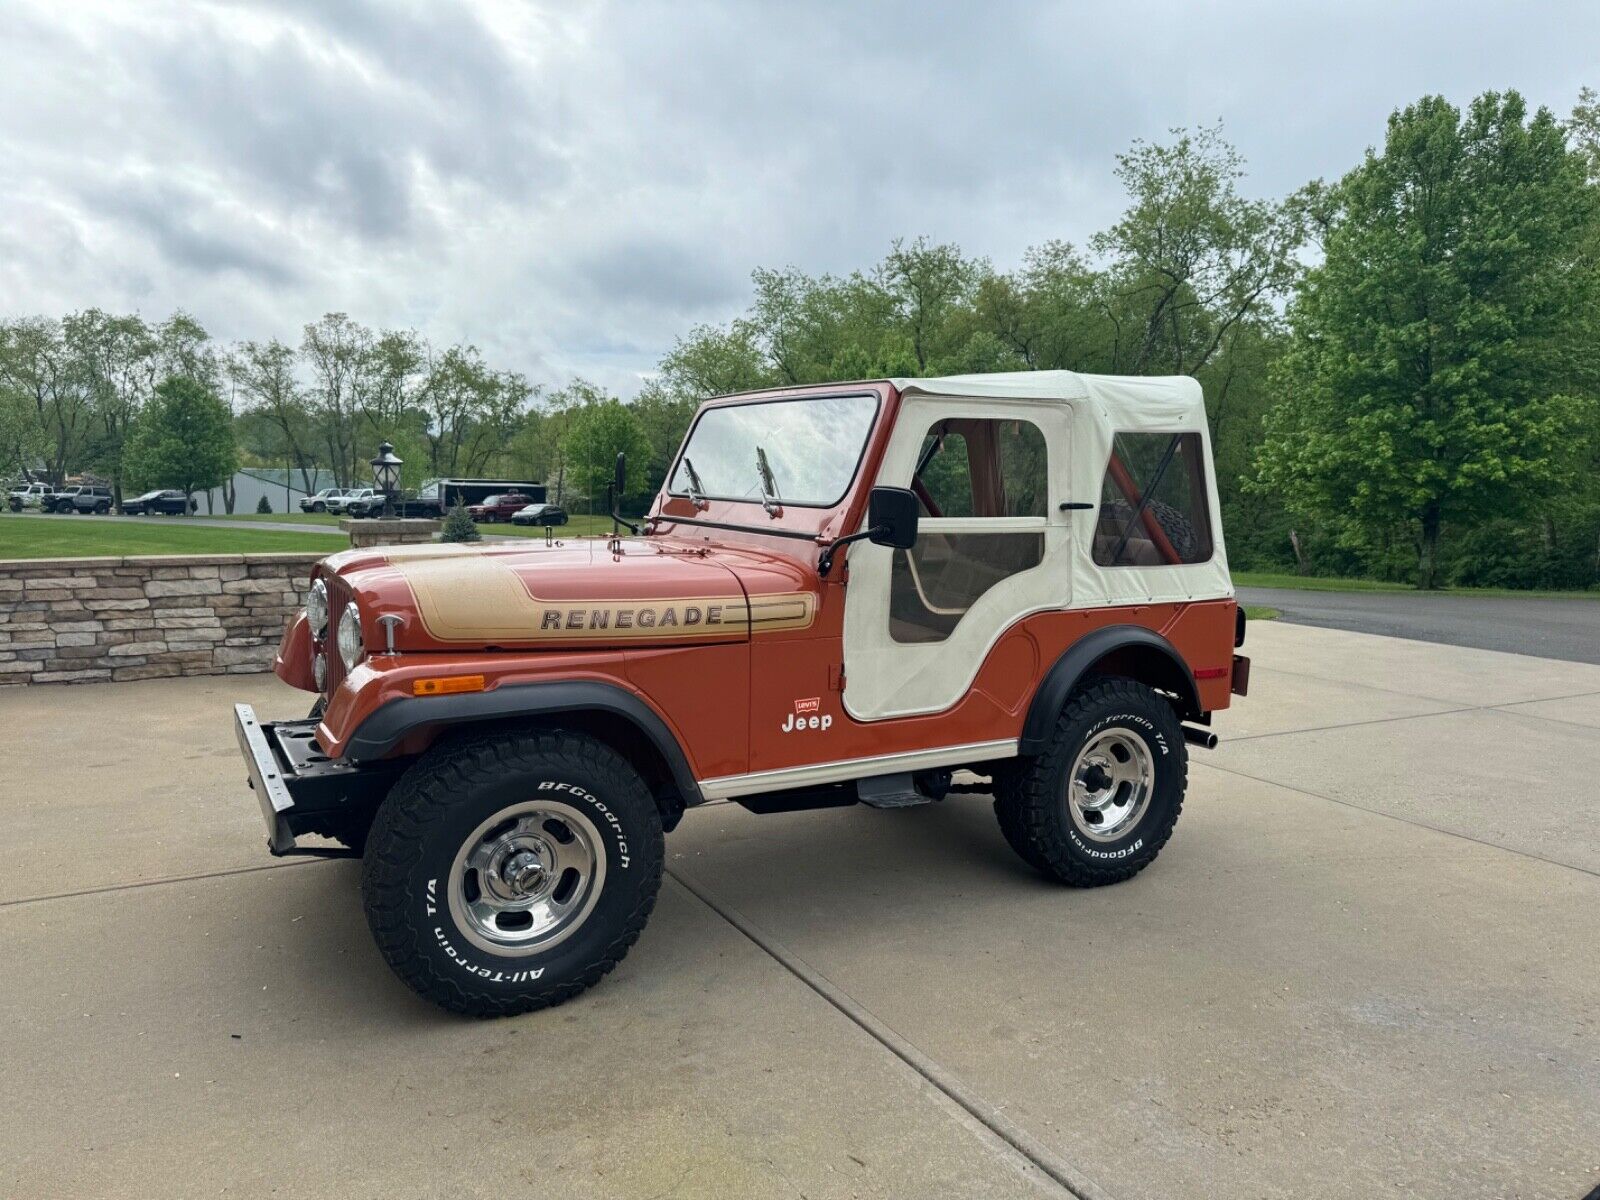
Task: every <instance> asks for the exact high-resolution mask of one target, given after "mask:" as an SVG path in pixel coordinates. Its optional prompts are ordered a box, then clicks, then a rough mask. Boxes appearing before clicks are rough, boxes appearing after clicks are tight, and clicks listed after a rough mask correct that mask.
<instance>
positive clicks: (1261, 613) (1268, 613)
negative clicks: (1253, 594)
mask: <svg viewBox="0 0 1600 1200" xmlns="http://www.w3.org/2000/svg"><path fill="white" fill-rule="evenodd" d="M1244 615H1245V619H1246V620H1247V621H1276V620H1277V619H1278V618H1279V617H1281V616H1283V613H1282V611H1281V610H1279V609H1276V608H1269V607H1268V606H1267V605H1265V604H1246V605H1245V606H1244Z"/></svg>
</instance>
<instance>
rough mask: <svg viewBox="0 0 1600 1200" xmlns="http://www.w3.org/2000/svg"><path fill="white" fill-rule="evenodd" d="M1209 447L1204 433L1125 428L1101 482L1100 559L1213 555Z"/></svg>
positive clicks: (1148, 561)
mask: <svg viewBox="0 0 1600 1200" xmlns="http://www.w3.org/2000/svg"><path fill="white" fill-rule="evenodd" d="M1203 450H1204V447H1203V446H1202V444H1201V441H1200V435H1199V434H1198V433H1119V434H1117V435H1116V438H1115V440H1114V441H1113V443H1112V448H1111V459H1110V461H1109V462H1108V463H1107V464H1106V475H1105V481H1104V483H1103V484H1102V485H1101V488H1100V518H1099V521H1098V523H1097V524H1096V526H1095V534H1094V561H1095V562H1096V563H1098V564H1099V565H1100V566H1102V567H1163V566H1181V565H1184V564H1187V563H1199V562H1205V561H1206V560H1207V559H1209V558H1210V557H1211V551H1212V546H1211V513H1210V510H1209V508H1208V506H1207V502H1206V478H1205V456H1204V453H1203Z"/></svg>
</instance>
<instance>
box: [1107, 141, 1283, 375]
mask: <svg viewBox="0 0 1600 1200" xmlns="http://www.w3.org/2000/svg"><path fill="white" fill-rule="evenodd" d="M1172 133H1173V135H1174V137H1175V138H1176V140H1175V141H1174V142H1173V144H1172V145H1170V146H1160V145H1154V144H1152V143H1148V142H1143V141H1138V142H1135V143H1134V144H1133V148H1132V149H1130V150H1129V151H1128V152H1127V153H1125V154H1119V155H1118V156H1117V171H1116V174H1117V179H1118V180H1119V181H1120V182H1121V183H1122V185H1123V186H1124V187H1125V188H1126V189H1127V191H1128V198H1129V201H1130V203H1129V207H1128V209H1127V211H1126V212H1124V213H1123V215H1122V218H1121V219H1120V220H1119V221H1118V222H1117V223H1116V224H1115V225H1113V226H1112V227H1111V228H1110V229H1108V230H1107V231H1106V232H1104V233H1102V234H1099V235H1098V236H1097V237H1096V238H1095V239H1094V242H1093V245H1094V248H1095V250H1096V251H1098V252H1099V253H1101V254H1102V255H1105V256H1106V257H1107V259H1108V260H1109V261H1110V264H1111V265H1110V270H1109V272H1108V273H1107V275H1106V276H1105V278H1104V280H1103V298H1102V301H1101V307H1102V309H1103V311H1104V313H1105V315H1106V318H1107V320H1108V321H1109V322H1110V323H1111V325H1112V326H1113V330H1114V341H1113V347H1112V361H1111V365H1110V367H1109V369H1110V370H1112V371H1115V372H1119V373H1125V374H1133V375H1146V374H1168V373H1170V374H1174V375H1193V374H1196V373H1197V372H1199V371H1200V370H1201V369H1202V368H1203V367H1205V366H1206V364H1207V363H1208V362H1210V361H1211V358H1212V356H1213V355H1215V354H1217V353H1218V351H1219V350H1220V349H1221V348H1222V347H1223V346H1224V344H1225V342H1226V339H1227V338H1228V336H1229V334H1230V332H1231V331H1233V330H1234V329H1235V328H1236V327H1237V326H1238V325H1239V323H1241V322H1244V321H1247V320H1249V319H1250V318H1251V317H1253V316H1259V315H1261V314H1263V313H1265V312H1267V311H1269V310H1270V307H1271V303H1272V300H1273V298H1274V297H1275V296H1278V295H1281V294H1282V293H1283V292H1285V291H1286V290H1287V289H1288V288H1289V286H1290V285H1291V284H1292V283H1293V282H1294V279H1295V275H1296V273H1297V266H1296V263H1295V260H1294V257H1293V256H1294V252H1295V250H1296V249H1297V248H1298V246H1299V245H1300V243H1301V242H1302V240H1303V236H1304V235H1303V229H1302V226H1301V223H1300V221H1299V219H1298V216H1299V213H1300V209H1299V207H1298V206H1296V205H1293V204H1276V203H1272V202H1270V201H1264V200H1247V199H1246V198H1244V197H1243V196H1241V195H1240V194H1239V191H1238V183H1239V180H1240V179H1242V178H1243V176H1244V160H1243V158H1242V157H1241V156H1240V154H1239V152H1238V151H1237V150H1236V149H1234V147H1233V146H1231V145H1230V144H1229V143H1228V142H1227V141H1226V140H1224V138H1223V137H1222V129H1221V126H1220V125H1218V126H1211V127H1208V128H1202V129H1196V130H1193V131H1189V130H1183V129H1174V130H1173V131H1172Z"/></svg>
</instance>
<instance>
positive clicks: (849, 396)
mask: <svg viewBox="0 0 1600 1200" xmlns="http://www.w3.org/2000/svg"><path fill="white" fill-rule="evenodd" d="M812 400H871V401H872V419H871V420H869V421H868V422H867V430H866V433H865V434H864V435H863V436H862V438H861V449H860V451H859V452H858V453H857V454H856V461H855V464H854V465H853V466H852V467H851V468H850V478H849V481H848V482H846V483H845V485H844V490H843V491H842V492H840V493H839V495H838V496H837V497H835V498H834V499H832V500H830V501H828V502H827V503H826V504H823V503H815V502H814V503H810V504H807V503H804V502H803V501H800V500H790V499H787V498H786V497H783V496H780V497H778V500H777V504H778V506H779V507H780V508H810V509H817V510H819V511H825V510H827V509H831V508H838V507H839V505H841V504H843V503H844V502H845V500H846V499H848V498H849V496H850V494H851V493H852V492H853V491H855V487H856V480H857V479H858V478H860V476H861V464H862V463H863V462H865V461H866V458H867V447H868V446H870V445H872V435H873V433H874V432H875V431H876V430H877V428H878V418H879V417H880V416H882V415H883V397H882V396H881V395H880V394H879V393H878V392H876V391H874V390H872V389H870V388H850V389H846V390H844V391H837V392H802V393H800V394H798V395H796V394H793V393H790V394H788V395H779V396H760V397H751V398H750V399H747V400H746V399H738V398H733V397H730V398H729V400H728V402H727V403H723V402H721V401H715V402H710V403H706V404H702V405H701V406H700V411H699V412H697V413H695V415H694V420H693V421H692V422H691V423H690V425H689V432H688V433H686V434H684V435H683V441H682V442H681V443H680V444H679V445H678V453H677V454H675V455H673V457H672V469H671V470H670V471H668V472H667V477H666V479H665V480H664V481H663V482H662V484H661V488H662V491H664V492H665V493H666V494H667V495H668V496H670V497H672V498H674V499H678V500H691V501H692V500H693V499H694V497H691V496H690V495H689V493H688V492H687V491H682V492H675V491H673V490H672V481H673V480H674V479H676V478H677V477H678V468H679V467H680V466H681V465H682V463H683V455H684V451H686V450H687V449H688V448H689V443H690V442H692V441H693V440H694V435H695V431H696V430H698V429H699V428H700V422H701V421H702V420H704V419H705V416H706V414H707V413H712V412H715V411H717V410H718V409H721V408H750V407H753V406H755V405H757V404H803V403H806V402H808V401H812ZM754 469H755V468H754V467H752V468H751V470H752V471H754ZM696 495H697V496H698V497H699V499H701V500H717V501H720V502H722V503H724V504H752V505H755V506H756V507H757V508H760V507H762V498H761V496H760V495H759V494H758V495H755V496H717V495H713V494H712V493H710V492H706V493H704V494H701V493H696ZM664 519H665V520H672V519H673V518H671V517H664Z"/></svg>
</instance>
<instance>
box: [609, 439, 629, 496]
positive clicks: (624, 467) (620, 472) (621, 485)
mask: <svg viewBox="0 0 1600 1200" xmlns="http://www.w3.org/2000/svg"><path fill="white" fill-rule="evenodd" d="M612 486H613V487H615V488H616V489H617V490H616V491H615V492H614V493H613V495H615V496H616V498H617V501H618V503H621V501H622V497H623V495H624V493H626V492H627V490H628V456H627V455H626V454H623V453H621V452H620V451H619V452H618V453H617V474H616V478H615V480H614V482H613V484H612Z"/></svg>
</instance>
